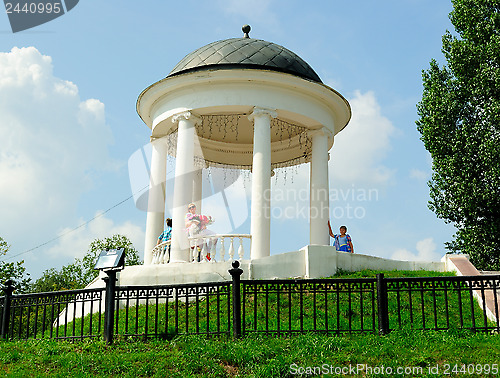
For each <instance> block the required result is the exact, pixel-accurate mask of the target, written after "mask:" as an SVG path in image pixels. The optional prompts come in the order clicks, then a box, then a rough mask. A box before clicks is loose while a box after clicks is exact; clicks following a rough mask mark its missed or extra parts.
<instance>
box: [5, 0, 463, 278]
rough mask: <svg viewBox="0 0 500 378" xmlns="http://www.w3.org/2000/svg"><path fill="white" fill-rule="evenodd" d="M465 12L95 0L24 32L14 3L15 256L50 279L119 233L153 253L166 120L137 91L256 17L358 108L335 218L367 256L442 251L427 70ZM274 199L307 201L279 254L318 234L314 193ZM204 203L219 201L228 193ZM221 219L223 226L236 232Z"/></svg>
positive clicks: (409, 3) (266, 35) (335, 188)
mask: <svg viewBox="0 0 500 378" xmlns="http://www.w3.org/2000/svg"><path fill="white" fill-rule="evenodd" d="M451 10H452V6H451V2H450V1H449V0H441V1H435V0H384V1H378V2H374V1H371V0H360V1H356V2H347V1H338V0H328V1H311V2H304V1H295V0H287V1H284V0H254V1H252V2H250V1H239V0H228V1H223V0H213V1H201V0H200V1H195V0H185V1H182V2H172V1H160V0H148V1H130V0H121V1H116V0H109V1H105V2H104V1H97V0H81V1H80V2H79V3H78V4H77V6H75V8H73V9H72V10H71V11H70V12H68V13H66V14H64V15H63V16H61V17H59V18H56V19H55V20H52V21H50V22H48V23H45V24H43V25H40V26H37V27H34V28H32V29H29V30H26V31H21V32H17V33H13V32H12V30H11V28H10V24H9V20H8V17H7V14H6V13H4V12H0V214H1V216H0V236H1V237H2V238H4V239H5V240H6V241H7V243H8V244H9V245H10V250H9V253H8V254H7V255H6V256H4V257H2V258H3V259H4V260H5V261H20V260H24V264H25V266H26V268H27V271H28V272H29V273H30V275H31V277H32V278H33V279H36V278H38V277H39V276H41V274H42V272H43V271H45V270H47V269H50V268H56V269H59V268H61V267H62V266H63V265H65V264H68V263H72V262H73V261H74V258H75V257H79V258H81V257H82V256H83V255H84V254H85V253H86V251H87V249H88V246H89V244H90V242H91V241H93V240H94V239H96V238H105V237H108V236H112V235H113V234H116V233H119V234H123V235H126V236H127V237H128V238H129V239H130V240H131V241H132V242H133V244H134V246H135V247H136V248H137V250H138V251H139V252H140V254H141V256H142V255H143V252H144V235H145V225H146V213H145V212H144V211H143V209H142V208H141V206H139V204H138V203H136V201H135V200H134V198H137V188H139V187H140V186H141V183H142V181H141V178H140V177H138V176H140V174H138V173H137V172H135V171H134V170H133V169H129V166H130V165H129V161H130V160H131V159H132V161H133V159H134V158H133V157H134V156H135V157H137V154H142V153H143V152H146V153H147V151H148V143H149V137H150V135H151V131H150V129H149V128H148V127H147V126H146V125H145V124H144V123H143V122H142V121H141V119H140V118H139V116H138V115H137V113H136V101H137V97H138V96H139V94H140V93H141V92H142V90H144V89H145V88H146V87H148V86H149V85H151V84H153V83H155V82H156V81H158V80H161V79H162V78H164V77H166V76H167V75H168V73H169V72H170V71H171V70H172V69H173V68H174V66H175V65H176V64H177V63H178V62H179V61H180V60H181V59H182V58H183V57H184V56H185V55H187V54H188V53H190V52H191V51H193V50H195V49H197V48H199V47H201V46H204V45H206V44H208V43H210V42H213V41H216V40H222V39H227V38H234V37H241V36H242V32H241V27H242V26H243V25H245V24H250V25H251V27H252V31H251V32H250V36H251V37H252V38H257V39H263V40H267V41H271V42H274V43H276V44H279V45H282V46H284V47H286V48H288V49H289V50H291V51H293V52H295V53H296V54H298V55H299V56H300V57H301V58H303V59H304V60H305V61H306V62H308V63H309V65H310V66H311V67H312V68H313V69H314V70H315V71H316V73H317V74H318V75H319V76H320V78H321V79H322V81H323V82H324V83H325V84H327V85H328V86H330V87H332V88H334V89H335V90H337V91H338V92H340V93H341V94H342V95H343V96H344V97H345V98H346V99H347V100H348V101H349V103H350V105H351V109H352V118H351V121H350V123H349V125H348V126H347V127H346V128H345V129H344V130H343V131H342V132H341V133H339V134H338V135H337V136H336V137H335V143H334V146H333V147H332V149H331V150H330V162H329V179H330V200H331V202H330V219H331V222H332V226H333V228H334V229H338V227H339V226H340V225H344V224H345V225H346V226H347V227H348V233H349V234H350V235H351V237H352V240H353V244H354V249H355V252H356V253H362V254H367V255H374V256H379V257H386V258H397V259H404V260H431V261H438V260H439V259H440V258H441V257H442V256H443V255H444V254H445V252H446V251H445V248H444V242H446V241H450V240H451V239H452V236H453V234H454V228H453V226H452V225H449V224H445V223H444V221H443V220H440V219H437V217H436V216H435V214H434V213H432V212H431V211H430V210H429V209H428V206H427V204H428V201H429V199H430V198H429V189H428V185H427V182H428V180H429V179H430V177H431V174H432V168H431V159H430V155H429V154H428V152H427V151H426V150H425V148H424V146H423V143H422V142H421V141H420V139H419V137H420V135H419V133H418V132H417V131H416V126H415V121H416V120H417V118H418V115H417V110H416V104H417V103H418V101H419V100H420V99H421V95H422V80H421V73H422V70H424V69H427V68H428V67H429V62H430V60H431V59H436V60H437V61H438V62H440V63H441V64H445V61H444V58H443V56H442V53H441V37H442V35H443V34H444V33H445V31H446V30H450V31H453V30H454V29H453V26H452V25H451V23H450V21H449V18H448V15H449V13H450V12H451ZM167 166H168V167H170V168H167V170H169V174H170V175H172V174H173V173H172V164H171V162H170V163H169V162H167ZM242 177H243V187H244V188H245V190H246V191H247V192H248V189H249V184H248V180H249V175H242ZM272 180H273V188H274V191H275V192H276V193H281V194H283V193H284V192H283V190H284V189H285V188H295V189H297V190H298V191H300V190H302V189H304V190H308V186H309V167H308V165H302V166H299V167H296V168H290V169H287V170H279V171H278V172H277V173H276V176H275V177H273V179H272ZM167 191H168V188H167ZM280 191H281V192H280ZM249 198H250V197H249V195H247V196H246V199H247V203H246V204H245V206H243V210H241V209H240V208H239V207H238V208H237V207H235V208H234V209H233V212H234V213H235V214H236V213H237V214H239V216H240V217H239V219H240V221H239V222H238V225H237V226H238V227H237V229H236V230H233V231H234V232H238V233H249V232H250V221H249V218H248V216H249V210H248V211H247V209H249V208H250V205H249V202H248V201H249ZM212 200H213V198H212ZM208 202H209V200H207V203H208ZM272 205H273V206H274V207H275V208H276V209H287V208H290V209H291V206H295V212H286V213H285V212H284V211H281V212H280V211H276V212H275V213H274V217H273V219H272V223H271V224H272V226H271V227H272V231H271V234H272V239H271V253H272V254H274V253H281V252H286V251H293V250H298V249H300V248H302V247H303V246H305V245H307V243H308V239H309V225H308V221H307V218H304V217H303V216H302V214H303V211H302V210H303V207H306V206H307V200H306V199H299V200H294V199H293V198H284V196H282V197H280V198H274V199H273V203H272ZM204 209H207V211H211V212H213V213H215V214H217V212H218V211H219V210H220V209H218V208H217V203H216V202H214V201H212V204H211V205H209V206H205V205H204ZM285 214H287V215H285ZM215 219H216V222H215V223H214V225H213V229H214V231H216V232H227V230H225V229H224V227H225V226H224V225H223V223H224V222H220V223H219V227H217V226H218V223H217V219H218V218H217V216H215ZM219 219H222V218H220V217H219ZM247 253H248V252H247Z"/></svg>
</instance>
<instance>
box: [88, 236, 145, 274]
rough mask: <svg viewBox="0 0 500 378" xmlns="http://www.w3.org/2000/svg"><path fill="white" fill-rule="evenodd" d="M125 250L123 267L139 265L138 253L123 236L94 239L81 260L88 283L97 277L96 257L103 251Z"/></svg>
mask: <svg viewBox="0 0 500 378" xmlns="http://www.w3.org/2000/svg"><path fill="white" fill-rule="evenodd" d="M118 248H124V249H125V265H141V264H142V262H141V259H140V258H139V252H138V251H137V249H135V247H134V245H133V244H132V242H131V241H130V240H129V239H128V238H127V237H126V236H123V235H118V234H116V235H113V236H112V237H110V238H105V239H102V240H101V239H95V240H94V241H93V242H92V243H90V246H89V249H88V251H87V254H86V255H85V256H84V257H83V259H82V260H81V265H82V269H83V275H84V277H85V279H86V280H88V282H90V281H92V280H93V279H94V278H96V277H97V275H98V273H99V272H98V271H96V270H94V266H95V263H96V260H97V256H98V255H99V253H100V252H101V251H102V250H104V249H118Z"/></svg>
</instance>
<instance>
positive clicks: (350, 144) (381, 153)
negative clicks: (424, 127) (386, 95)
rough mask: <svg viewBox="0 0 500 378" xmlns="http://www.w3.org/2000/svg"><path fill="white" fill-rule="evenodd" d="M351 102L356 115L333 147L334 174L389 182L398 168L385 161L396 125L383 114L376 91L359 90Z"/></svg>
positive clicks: (341, 179)
mask: <svg viewBox="0 0 500 378" xmlns="http://www.w3.org/2000/svg"><path fill="white" fill-rule="evenodd" d="M349 103H350V104H351V109H352V118H351V121H350V122H349V124H348V125H347V127H346V128H345V129H344V130H342V131H341V132H340V133H339V134H337V135H336V136H335V143H334V145H333V147H332V149H331V151H330V154H331V160H330V167H331V168H330V175H331V176H330V177H333V182H334V183H339V182H340V183H341V184H346V183H348V184H349V185H351V184H353V183H354V184H357V183H359V184H373V185H374V184H381V185H385V184H387V183H389V182H390V180H391V179H392V178H393V176H394V170H392V169H390V168H388V167H387V166H385V165H383V164H382V162H383V159H384V158H385V157H386V155H387V152H388V151H389V150H390V148H391V137H392V136H393V135H394V134H395V132H396V128H395V127H394V126H393V124H392V123H391V121H390V120H389V119H387V118H385V117H384V116H383V115H382V114H381V110H380V106H379V104H378V103H377V99H376V98H375V94H374V93H373V92H367V93H364V94H362V93H361V92H359V91H356V92H355V96H354V98H352V99H349Z"/></svg>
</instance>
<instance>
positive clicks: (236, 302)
mask: <svg viewBox="0 0 500 378" xmlns="http://www.w3.org/2000/svg"><path fill="white" fill-rule="evenodd" d="M232 266H233V268H232V269H229V270H228V272H229V273H230V274H231V277H232V278H233V284H232V294H233V337H234V338H235V339H237V338H239V337H241V294H240V276H241V274H242V273H243V270H242V269H240V262H239V261H238V260H235V261H233V262H232Z"/></svg>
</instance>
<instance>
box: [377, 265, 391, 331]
mask: <svg viewBox="0 0 500 378" xmlns="http://www.w3.org/2000/svg"><path fill="white" fill-rule="evenodd" d="M388 302H389V301H388V298H387V281H385V280H384V273H378V274H377V308H378V332H379V334H380V335H387V334H388V333H389V303H388Z"/></svg>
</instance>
